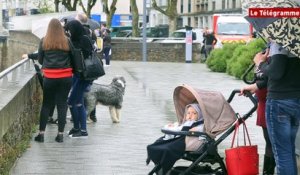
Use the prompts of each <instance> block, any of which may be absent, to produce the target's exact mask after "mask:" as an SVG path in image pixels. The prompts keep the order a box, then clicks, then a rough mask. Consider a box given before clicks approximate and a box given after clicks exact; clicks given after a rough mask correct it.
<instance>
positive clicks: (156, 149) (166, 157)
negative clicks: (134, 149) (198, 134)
mask: <svg viewBox="0 0 300 175" xmlns="http://www.w3.org/2000/svg"><path fill="white" fill-rule="evenodd" d="M202 123H203V121H199V122H195V123H194V124H193V125H192V126H190V127H183V128H182V131H188V130H189V129H191V128H193V127H196V126H198V125H200V124H202ZM163 138H164V137H160V138H159V139H158V140H156V141H155V142H154V143H153V144H151V145H148V146H147V152H148V159H150V160H152V161H153V162H154V163H155V164H156V165H158V164H160V165H161V167H162V170H163V174H166V173H167V172H168V171H169V170H170V169H171V168H172V167H173V165H174V164H175V162H176V161H177V160H179V159H180V158H181V157H182V156H183V154H184V152H185V136H179V137H175V138H173V139H169V140H163Z"/></svg>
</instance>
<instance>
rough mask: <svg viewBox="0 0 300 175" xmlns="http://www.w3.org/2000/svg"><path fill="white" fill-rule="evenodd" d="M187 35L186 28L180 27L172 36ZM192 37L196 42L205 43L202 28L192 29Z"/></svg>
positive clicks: (183, 36)
mask: <svg viewBox="0 0 300 175" xmlns="http://www.w3.org/2000/svg"><path fill="white" fill-rule="evenodd" d="M185 35H186V29H179V30H176V31H174V32H173V33H172V34H171V36H170V38H176V39H178V38H182V39H184V38H185ZM192 38H193V42H194V43H201V44H202V43H203V32H202V29H192Z"/></svg>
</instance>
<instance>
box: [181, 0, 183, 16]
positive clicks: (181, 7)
mask: <svg viewBox="0 0 300 175" xmlns="http://www.w3.org/2000/svg"><path fill="white" fill-rule="evenodd" d="M180 13H183V0H181V3H180Z"/></svg>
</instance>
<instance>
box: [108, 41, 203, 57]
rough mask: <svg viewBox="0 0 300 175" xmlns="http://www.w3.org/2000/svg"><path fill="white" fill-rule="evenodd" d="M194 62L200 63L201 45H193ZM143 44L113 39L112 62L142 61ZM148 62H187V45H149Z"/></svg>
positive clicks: (158, 43) (155, 43) (149, 43)
mask: <svg viewBox="0 0 300 175" xmlns="http://www.w3.org/2000/svg"><path fill="white" fill-rule="evenodd" d="M192 48H193V49H192V62H200V57H201V54H200V44H193V47H192ZM142 59H143V43H142V42H141V41H139V40H130V39H124V40H120V39H113V40H112V60H124V61H125V60H126V61H142ZM147 61H151V62H185V43H160V42H148V43H147Z"/></svg>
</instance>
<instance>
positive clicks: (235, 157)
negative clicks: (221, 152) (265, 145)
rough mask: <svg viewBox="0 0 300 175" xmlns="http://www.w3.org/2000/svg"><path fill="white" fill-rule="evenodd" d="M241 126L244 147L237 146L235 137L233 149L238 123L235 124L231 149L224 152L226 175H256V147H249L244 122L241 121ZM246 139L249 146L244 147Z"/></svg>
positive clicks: (257, 156)
mask: <svg viewBox="0 0 300 175" xmlns="http://www.w3.org/2000/svg"><path fill="white" fill-rule="evenodd" d="M241 124H243V135H244V146H239V143H238V141H239V139H238V137H237V146H236V147H234V148H233V145H234V141H235V136H236V133H237V131H238V130H239V126H240V124H239V122H237V123H236V125H235V130H234V135H233V137H232V143H231V148H230V149H226V150H225V156H226V159H225V160H226V167H227V173H228V175H257V174H258V168H259V167H258V166H259V163H258V162H259V155H258V152H257V145H251V142H250V137H249V134H248V130H247V126H246V124H245V121H242V122H241ZM246 137H247V138H248V142H249V145H246Z"/></svg>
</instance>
